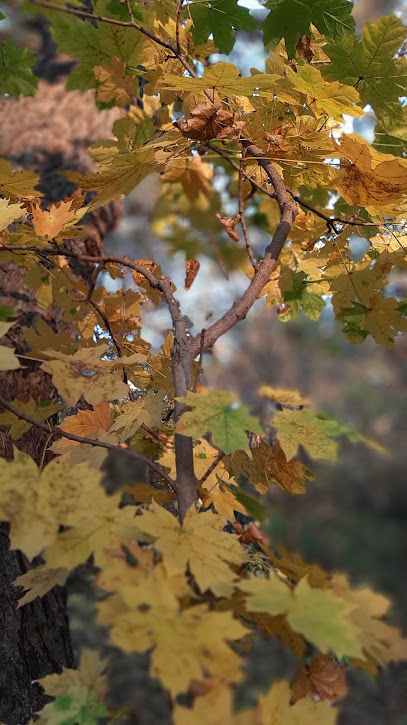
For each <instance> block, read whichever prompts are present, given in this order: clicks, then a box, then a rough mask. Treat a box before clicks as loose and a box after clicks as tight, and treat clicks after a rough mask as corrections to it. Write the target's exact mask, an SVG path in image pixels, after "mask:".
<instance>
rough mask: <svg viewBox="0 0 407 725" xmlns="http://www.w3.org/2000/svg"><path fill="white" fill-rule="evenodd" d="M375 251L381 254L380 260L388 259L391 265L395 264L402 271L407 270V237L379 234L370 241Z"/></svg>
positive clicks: (403, 235)
mask: <svg viewBox="0 0 407 725" xmlns="http://www.w3.org/2000/svg"><path fill="white" fill-rule="evenodd" d="M369 242H370V244H371V245H372V247H373V249H375V250H377V252H379V254H380V255H381V256H380V259H382V258H383V257H384V258H385V259H388V260H389V262H391V264H395V265H396V266H397V267H400V268H401V269H407V235H405V234H396V233H395V232H392V233H391V234H377V235H376V236H375V237H371V238H370V239H369Z"/></svg>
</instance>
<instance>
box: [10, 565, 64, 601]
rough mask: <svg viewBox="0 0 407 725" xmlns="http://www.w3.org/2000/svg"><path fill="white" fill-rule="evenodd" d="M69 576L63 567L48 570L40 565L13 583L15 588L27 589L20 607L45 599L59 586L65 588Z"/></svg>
mask: <svg viewBox="0 0 407 725" xmlns="http://www.w3.org/2000/svg"><path fill="white" fill-rule="evenodd" d="M68 574H69V571H68V569H64V568H63V567H58V569H48V568H47V567H46V566H44V565H40V566H37V567H35V569H30V570H29V571H27V572H26V573H25V574H22V575H21V576H19V577H17V579H15V580H14V582H13V584H14V586H16V587H17V586H18V587H22V588H23V589H25V594H24V596H23V597H21V598H20V599H19V600H18V607H23V606H24V604H29V602H33V601H34V599H36V598H37V597H43V596H44V595H45V594H47V592H49V591H50V590H51V589H53V588H54V587H55V586H56V585H57V584H58V585H59V586H61V587H63V586H64V584H65V582H66V580H67V578H68Z"/></svg>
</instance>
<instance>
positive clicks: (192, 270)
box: [185, 259, 201, 289]
mask: <svg viewBox="0 0 407 725" xmlns="http://www.w3.org/2000/svg"><path fill="white" fill-rule="evenodd" d="M200 266H201V263H200V262H198V260H197V259H188V260H187V269H186V276H185V289H189V288H190V287H191V285H192V283H193V281H194V279H195V277H196V275H197V274H198V272H199V267H200Z"/></svg>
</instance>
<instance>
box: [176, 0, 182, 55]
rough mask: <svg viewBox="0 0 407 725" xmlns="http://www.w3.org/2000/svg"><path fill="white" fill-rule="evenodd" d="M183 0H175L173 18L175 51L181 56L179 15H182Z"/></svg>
mask: <svg viewBox="0 0 407 725" xmlns="http://www.w3.org/2000/svg"><path fill="white" fill-rule="evenodd" d="M182 4H183V0H177V11H176V18H175V41H176V44H177V51H178V53H179V54H180V55H181V53H182V49H181V41H180V27H181V13H182Z"/></svg>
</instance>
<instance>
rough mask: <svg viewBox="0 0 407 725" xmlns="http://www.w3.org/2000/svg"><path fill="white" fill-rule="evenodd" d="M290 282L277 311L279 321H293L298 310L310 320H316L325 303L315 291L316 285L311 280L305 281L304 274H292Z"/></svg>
mask: <svg viewBox="0 0 407 725" xmlns="http://www.w3.org/2000/svg"><path fill="white" fill-rule="evenodd" d="M291 281H292V286H291V289H287V290H286V291H285V292H284V305H283V306H282V307H281V308H280V310H279V320H281V321H282V322H288V321H289V320H295V318H296V317H297V315H298V313H299V312H300V310H302V311H303V313H304V315H306V317H309V318H310V319H311V320H318V319H319V318H320V316H321V312H322V310H323V308H324V307H325V306H326V302H325V300H324V299H323V298H322V296H321V295H320V294H318V292H317V291H316V285H314V284H313V283H312V280H311V281H308V280H307V277H306V275H305V273H304V272H294V273H292V275H291Z"/></svg>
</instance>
